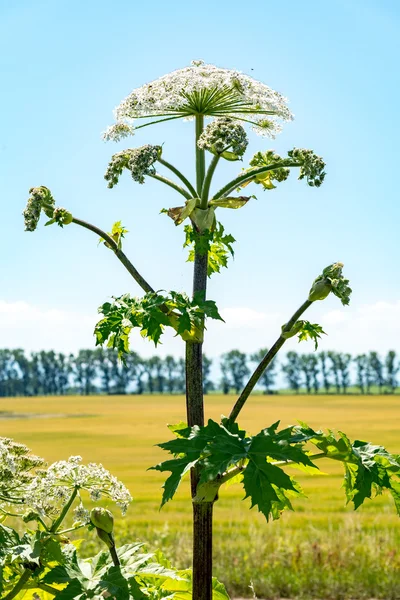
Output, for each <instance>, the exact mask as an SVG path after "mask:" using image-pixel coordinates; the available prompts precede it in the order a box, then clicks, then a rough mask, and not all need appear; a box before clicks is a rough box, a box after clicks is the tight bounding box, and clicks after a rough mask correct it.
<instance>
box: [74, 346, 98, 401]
mask: <svg viewBox="0 0 400 600" xmlns="http://www.w3.org/2000/svg"><path fill="white" fill-rule="evenodd" d="M94 352H95V351H93V350H79V352H78V354H77V356H75V359H74V363H73V374H74V378H75V381H76V383H77V384H78V386H79V390H80V393H81V394H82V395H85V396H89V394H91V393H92V392H94V391H95V390H96V387H95V385H94V381H95V379H96V375H97V371H96V363H95V360H94Z"/></svg>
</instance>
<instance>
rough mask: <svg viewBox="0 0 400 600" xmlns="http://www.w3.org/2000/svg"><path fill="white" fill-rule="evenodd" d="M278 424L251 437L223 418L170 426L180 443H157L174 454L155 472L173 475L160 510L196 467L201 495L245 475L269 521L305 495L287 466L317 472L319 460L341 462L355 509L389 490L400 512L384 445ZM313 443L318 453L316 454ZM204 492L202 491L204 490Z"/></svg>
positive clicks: (399, 466) (397, 466)
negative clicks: (236, 476) (194, 423)
mask: <svg viewBox="0 0 400 600" xmlns="http://www.w3.org/2000/svg"><path fill="white" fill-rule="evenodd" d="M278 426H279V422H277V423H274V424H273V425H271V426H270V427H268V428H266V429H263V430H262V431H261V432H260V433H259V434H257V435H255V436H250V435H248V434H247V433H246V432H245V431H244V430H241V429H240V428H239V426H238V425H237V424H236V423H232V422H231V421H230V420H229V419H226V418H223V419H222V422H221V423H216V422H215V421H213V420H211V419H210V420H209V421H208V423H207V425H206V426H204V427H197V426H194V427H192V428H189V427H188V428H184V427H183V425H182V424H179V425H178V427H177V429H176V430H174V428H171V429H172V430H173V431H174V433H176V435H177V436H178V437H177V439H174V440H170V441H169V442H165V443H162V444H159V446H160V447H161V448H162V449H163V450H166V451H167V452H169V453H170V454H172V455H173V456H174V458H172V459H170V460H167V461H164V462H162V463H160V464H159V465H156V466H155V467H152V469H155V470H158V471H162V472H165V471H167V472H170V473H171V474H170V475H169V477H168V478H167V479H166V481H165V483H164V486H163V487H164V492H163V497H162V503H161V506H163V505H164V504H165V503H166V502H167V501H168V500H171V499H172V498H173V496H174V494H175V492H176V490H177V488H178V486H179V483H180V481H181V480H182V478H183V476H184V475H185V474H186V473H187V472H188V471H189V470H190V469H191V468H192V467H195V466H196V467H197V469H198V472H199V473H200V481H199V485H198V488H197V493H198V496H199V499H200V496H201V497H203V498H206V497H207V498H208V499H215V498H216V495H217V492H218V488H219V486H220V485H222V484H223V483H224V482H225V481H228V480H229V479H230V476H231V473H232V476H233V475H236V474H237V473H241V475H242V478H241V480H242V483H243V487H244V491H245V498H250V502H251V507H253V506H256V507H257V508H258V510H259V511H260V512H262V513H263V514H264V515H265V517H266V519H267V520H269V518H271V517H272V518H273V519H277V518H279V516H280V514H281V513H282V511H283V510H285V509H290V510H292V504H291V498H292V497H297V496H300V495H302V491H301V488H300V486H299V485H298V483H297V482H296V481H295V480H294V479H293V477H291V476H289V475H288V474H287V473H286V472H285V471H284V468H285V467H287V466H289V465H290V466H293V467H299V468H301V469H302V470H305V471H308V472H309V473H316V472H317V471H318V467H317V465H316V464H315V460H316V459H317V458H328V459H333V460H339V461H340V462H342V463H343V465H344V471H345V474H344V485H343V487H344V489H345V493H346V497H347V501H348V502H349V501H352V502H353V504H354V508H355V509H357V508H358V507H359V506H360V505H361V504H362V503H363V502H364V500H365V499H366V498H371V497H372V495H373V493H375V494H379V493H381V492H382V491H383V490H385V489H386V490H388V491H389V492H390V493H391V494H392V496H393V499H394V502H395V506H396V509H397V512H398V513H399V514H400V479H399V474H400V459H399V456H397V455H393V454H390V453H389V452H388V451H387V450H385V448H383V447H382V446H374V445H372V444H370V443H367V442H362V441H359V440H356V441H355V442H353V443H352V442H350V440H349V439H348V438H347V436H345V434H343V433H339V435H338V437H335V435H334V434H333V433H332V432H331V431H329V432H328V433H327V434H325V433H323V432H322V431H314V430H313V429H311V428H310V427H308V426H307V425H306V424H300V425H298V426H291V427H287V428H286V429H282V430H278ZM310 445H314V446H315V447H316V448H317V450H318V451H319V452H318V453H317V454H315V455H313V454H312V453H311V450H310ZM200 491H201V492H200Z"/></svg>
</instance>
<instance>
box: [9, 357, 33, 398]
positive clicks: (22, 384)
mask: <svg viewBox="0 0 400 600" xmlns="http://www.w3.org/2000/svg"><path fill="white" fill-rule="evenodd" d="M11 354H12V357H13V359H14V362H15V364H16V365H17V366H18V370H19V375H20V376H19V378H18V379H19V385H18V388H17V390H16V391H17V393H18V395H21V396H31V395H32V388H31V385H30V384H31V362H30V360H29V358H27V357H26V356H25V352H24V350H22V349H21V348H18V349H17V350H13V351H12V353H11Z"/></svg>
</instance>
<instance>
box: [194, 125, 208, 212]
mask: <svg viewBox="0 0 400 600" xmlns="http://www.w3.org/2000/svg"><path fill="white" fill-rule="evenodd" d="M203 128H204V115H196V186H197V195H198V197H199V198H201V191H202V189H203V181H204V176H205V173H206V157H205V151H204V150H202V149H201V148H199V147H198V145H197V142H198V140H199V137H200V136H201V134H202V133H203ZM200 208H203V209H205V208H207V206H203V204H201V206H200Z"/></svg>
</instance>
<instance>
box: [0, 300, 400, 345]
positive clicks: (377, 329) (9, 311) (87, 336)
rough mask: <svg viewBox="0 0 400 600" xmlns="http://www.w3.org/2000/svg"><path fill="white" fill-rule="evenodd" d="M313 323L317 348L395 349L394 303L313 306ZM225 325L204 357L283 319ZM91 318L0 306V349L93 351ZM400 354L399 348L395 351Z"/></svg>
mask: <svg viewBox="0 0 400 600" xmlns="http://www.w3.org/2000/svg"><path fill="white" fill-rule="evenodd" d="M318 309H319V310H318V313H319V316H318V317H316V318H315V319H313V320H316V321H318V322H319V323H320V324H321V325H322V326H323V327H324V329H325V331H326V332H327V333H328V336H327V337H326V338H325V337H324V340H323V341H322V343H321V348H322V347H323V348H325V349H333V350H340V351H347V352H351V353H358V352H366V351H368V350H372V349H373V350H377V351H379V352H382V353H384V352H386V351H387V350H388V349H391V348H393V349H396V348H399V346H400V301H397V302H392V303H390V302H384V301H381V302H376V303H374V304H368V305H360V306H354V307H346V308H343V309H337V310H331V311H329V312H326V313H324V312H323V311H322V309H323V304H322V303H320V304H319V305H318ZM221 314H222V316H223V318H224V319H225V324H224V323H221V322H216V321H209V322H208V330H207V335H206V344H205V351H206V352H207V354H209V355H210V356H218V355H219V354H221V353H222V352H226V351H228V350H230V349H232V348H239V349H241V350H242V351H243V352H252V351H255V350H257V349H258V348H261V347H263V346H264V347H265V346H269V345H271V344H272V343H273V342H274V341H275V339H276V338H277V336H278V334H279V331H280V328H281V325H282V323H284V321H285V316H284V315H283V314H281V313H278V312H275V313H272V312H271V313H267V312H260V311H256V310H254V309H252V308H249V307H226V308H223V309H221ZM97 319H98V315H97V314H96V313H93V314H84V313H77V312H72V311H66V310H59V309H48V308H43V307H39V306H34V305H31V304H29V303H27V302H24V301H18V302H5V301H0V347H3V348H4V347H9V348H16V347H21V348H25V349H26V350H27V351H31V350H41V349H45V350H47V349H51V348H53V349H55V350H57V351H62V352H75V351H76V350H78V349H79V348H91V347H93V346H94V338H93V328H94V324H95V323H96V321H97ZM131 345H132V347H133V348H134V349H135V350H137V351H138V352H139V353H140V354H142V355H143V356H150V355H152V354H154V346H153V344H152V343H149V342H147V341H146V340H143V339H142V338H141V337H140V335H138V334H134V335H133V336H132V342H131ZM289 345H290V347H292V348H296V349H298V350H302V351H307V352H308V351H312V348H313V347H312V345H311V344H309V343H307V344H306V343H304V344H301V346H299V345H298V344H297V341H296V340H295V339H294V340H290V341H289V342H288V344H287V346H289ZM399 349H400V348H399ZM158 351H159V352H160V354H161V355H165V354H168V353H171V354H175V355H182V354H183V348H182V344H181V342H180V339H179V338H176V337H174V335H173V332H168V333H167V334H166V335H165V336H164V340H163V344H162V345H161V346H160V348H159V350H158Z"/></svg>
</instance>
